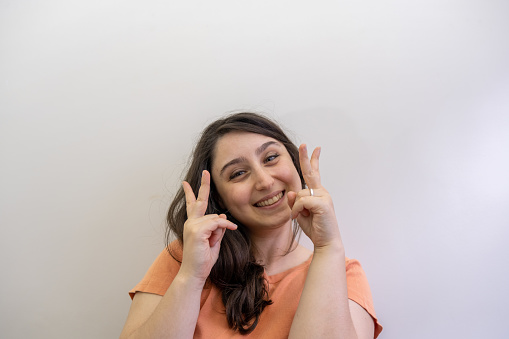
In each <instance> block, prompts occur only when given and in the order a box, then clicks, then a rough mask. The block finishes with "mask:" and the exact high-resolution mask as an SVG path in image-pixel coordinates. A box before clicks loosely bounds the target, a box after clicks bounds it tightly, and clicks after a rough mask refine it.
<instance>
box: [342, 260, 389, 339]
mask: <svg viewBox="0 0 509 339" xmlns="http://www.w3.org/2000/svg"><path fill="white" fill-rule="evenodd" d="M346 284H347V289H348V299H350V300H353V301H355V302H356V303H357V304H359V305H360V306H361V307H362V308H364V309H365V310H366V311H367V312H368V313H369V314H370V315H371V317H372V318H373V320H374V322H375V338H376V337H378V335H379V334H380V332H382V329H383V328H382V326H381V325H380V324H379V323H378V319H377V317H376V313H375V307H374V306H373V298H372V296H371V289H370V288H369V284H368V279H367V278H366V274H365V273H364V270H363V269H362V267H361V264H360V263H359V261H357V260H355V259H347V260H346Z"/></svg>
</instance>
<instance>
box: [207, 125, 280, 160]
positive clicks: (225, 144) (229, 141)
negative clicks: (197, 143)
mask: <svg viewBox="0 0 509 339" xmlns="http://www.w3.org/2000/svg"><path fill="white" fill-rule="evenodd" d="M268 141H275V142H276V143H277V144H278V145H279V146H282V144H281V143H280V142H279V141H277V140H276V139H274V138H271V137H268V136H266V135H262V134H256V133H249V132H230V133H227V134H225V135H223V136H222V137H221V138H219V140H218V141H217V143H216V146H215V147H214V156H213V159H214V163H215V164H220V163H221V162H223V161H228V160H231V159H233V158H237V157H239V156H243V157H245V156H249V155H251V154H254V153H255V151H256V149H257V148H258V147H260V146H261V145H263V144H264V143H266V142H268Z"/></svg>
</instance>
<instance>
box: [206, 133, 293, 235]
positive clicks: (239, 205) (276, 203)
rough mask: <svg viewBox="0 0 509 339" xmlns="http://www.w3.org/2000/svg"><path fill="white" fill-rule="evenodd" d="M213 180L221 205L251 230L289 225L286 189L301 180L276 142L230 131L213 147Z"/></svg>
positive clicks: (285, 151)
mask: <svg viewBox="0 0 509 339" xmlns="http://www.w3.org/2000/svg"><path fill="white" fill-rule="evenodd" d="M213 159H214V160H213V163H212V173H211V174H212V179H213V181H214V183H215V185H216V189H217V191H218V193H219V195H220V196H221V199H222V201H223V204H224V205H225V206H224V207H225V208H226V209H227V210H228V211H229V212H230V213H231V214H232V216H234V217H235V219H237V220H238V221H240V222H241V223H242V224H244V225H245V226H247V227H248V228H249V229H251V230H255V229H256V228H260V227H262V228H278V227H281V226H284V225H289V224H290V207H289V206H288V198H287V193H288V191H294V192H298V191H299V190H300V189H301V187H302V184H301V180H300V177H299V174H298V172H297V169H296V168H295V166H294V164H293V162H292V158H291V157H290V154H289V153H288V151H287V150H286V148H285V146H284V145H283V144H282V143H280V142H279V141H277V140H275V139H273V138H271V137H268V136H265V135H261V134H255V133H247V132H230V133H228V134H225V135H224V136H222V137H221V138H220V139H219V140H218V142H217V144H216V147H215V149H214V156H213Z"/></svg>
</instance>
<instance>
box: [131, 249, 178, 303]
mask: <svg viewBox="0 0 509 339" xmlns="http://www.w3.org/2000/svg"><path fill="white" fill-rule="evenodd" d="M169 248H170V252H171V254H170V253H169V252H168V248H165V249H164V250H163V251H162V252H161V253H160V254H159V256H158V257H157V258H156V260H155V261H154V262H153V263H152V265H151V266H150V268H149V269H148V271H147V273H146V274H145V276H144V277H143V279H142V280H141V281H140V282H139V283H138V284H137V285H136V286H135V287H134V288H133V289H132V290H130V291H129V296H130V297H131V299H132V298H134V294H135V293H136V292H146V293H153V294H157V295H161V296H163V295H164V294H165V293H166V290H167V289H168V287H170V285H171V283H172V282H173V279H174V278H175V276H176V275H177V273H178V271H179V269H180V262H179V261H178V260H177V259H179V260H180V259H181V258H182V249H181V247H180V246H179V245H178V242H177V241H173V242H172V243H171V244H170V246H169ZM176 258H177V259H176Z"/></svg>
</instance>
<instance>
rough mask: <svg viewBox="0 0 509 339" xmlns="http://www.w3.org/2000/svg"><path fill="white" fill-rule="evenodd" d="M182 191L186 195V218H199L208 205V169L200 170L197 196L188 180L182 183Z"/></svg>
mask: <svg viewBox="0 0 509 339" xmlns="http://www.w3.org/2000/svg"><path fill="white" fill-rule="evenodd" d="M182 186H183V188H184V193H185V195H186V211H187V217H188V218H199V217H202V216H204V215H205V212H206V211H207V205H208V197H209V192H210V174H209V172H208V171H203V172H202V178H201V184H200V189H199V190H198V198H196V197H195V195H194V192H193V189H192V188H191V185H189V183H188V182H186V181H184V182H183V183H182Z"/></svg>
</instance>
